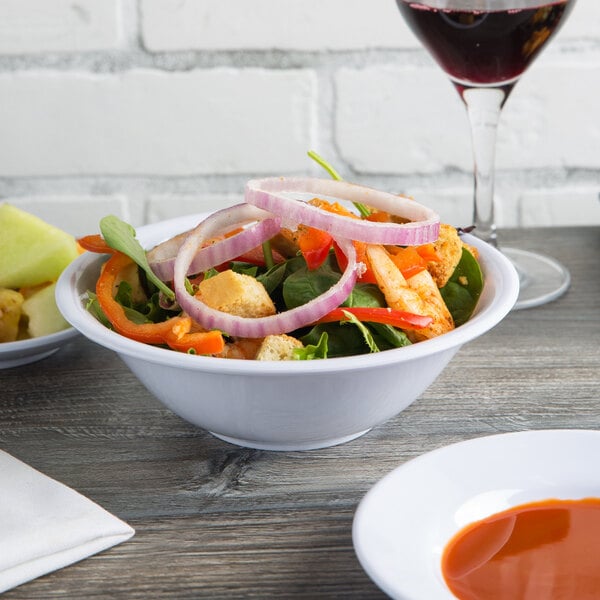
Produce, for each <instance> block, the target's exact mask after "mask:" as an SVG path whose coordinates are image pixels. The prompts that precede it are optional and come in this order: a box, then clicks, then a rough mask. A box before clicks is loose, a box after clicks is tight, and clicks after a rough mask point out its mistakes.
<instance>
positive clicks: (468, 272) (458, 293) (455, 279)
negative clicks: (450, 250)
mask: <svg viewBox="0 0 600 600" xmlns="http://www.w3.org/2000/svg"><path fill="white" fill-rule="evenodd" d="M482 290H483V274H482V272H481V268H480V266H479V263H478V262H477V260H476V259H475V257H474V256H473V255H472V254H471V253H470V252H469V251H468V250H466V249H464V248H463V251H462V257H461V259H460V262H459V263H458V265H457V266H456V269H455V270H454V273H453V274H452V277H450V279H449V280H448V283H447V284H446V285H445V286H444V287H443V288H440V293H441V294H442V298H443V299H444V302H445V303H446V306H447V307H448V310H449V311H450V314H451V315H452V318H453V319H454V324H455V325H456V326H457V327H458V326H459V325H462V324H463V323H465V322H466V321H468V320H469V319H470V317H471V315H472V314H473V311H474V310H475V307H476V306H477V301H478V300H479V296H481V292H482Z"/></svg>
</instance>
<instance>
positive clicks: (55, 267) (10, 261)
mask: <svg viewBox="0 0 600 600" xmlns="http://www.w3.org/2000/svg"><path fill="white" fill-rule="evenodd" d="M77 255H78V252H77V242H76V241H75V238H74V237H73V236H72V235H69V234H68V233H65V232H64V231H62V230H61V229H58V228H57V227H54V226H52V225H49V224H48V223H45V222H44V221H42V219H39V218H38V217H35V216H34V215H32V214H29V213H27V212H25V211H23V210H21V209H19V208H16V207H15V206H12V205H11V204H6V203H2V204H0V287H5V288H21V287H33V286H36V285H39V284H41V283H45V282H47V281H56V279H58V276H59V275H60V274H61V273H62V271H63V270H64V268H65V267H66V266H67V265H68V264H69V263H70V262H71V261H72V260H73V259H74V258H76V257H77Z"/></svg>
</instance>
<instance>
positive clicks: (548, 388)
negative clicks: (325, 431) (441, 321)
mask: <svg viewBox="0 0 600 600" xmlns="http://www.w3.org/2000/svg"><path fill="white" fill-rule="evenodd" d="M503 241H504V242H505V243H507V244H508V243H510V244H511V245H517V246H520V247H527V248H529V249H534V250H535V249H537V250H541V251H545V252H547V253H551V254H552V255H554V256H555V257H557V258H559V259H560V260H561V261H562V262H563V263H564V264H565V265H566V266H567V267H568V268H569V269H570V271H571V274H572V278H573V281H572V287H571V289H570V291H569V292H568V293H567V294H566V295H565V296H563V297H562V298H561V299H559V300H557V301H555V302H553V303H551V304H548V305H546V306H543V307H540V308H535V309H529V310H525V311H517V312H513V313H511V314H510V315H509V316H508V317H507V318H506V319H505V320H504V321H503V322H502V323H501V324H500V325H498V326H497V327H496V328H495V329H494V330H492V331H491V332H489V333H488V334H486V335H484V336H483V337H481V338H479V339H478V340H476V341H475V342H473V343H471V344H470V345H468V346H465V347H463V348H462V349H461V350H460V351H459V353H458V354H457V356H456V357H455V358H454V360H453V361H452V362H451V363H450V365H449V366H448V368H447V369H446V370H445V371H444V373H443V374H442V375H441V376H440V377H439V379H438V380H437V381H436V382H435V383H434V384H433V385H432V386H431V387H430V388H429V390H427V391H426V392H425V394H423V396H422V397H421V398H420V399H419V400H418V401H417V402H415V403H414V404H413V405H412V406H411V407H410V408H409V409H408V410H406V411H405V412H403V413H401V414H400V415H398V416H397V417H396V418H394V419H392V420H391V421H389V422H388V423H386V424H384V425H382V426H380V427H377V428H376V429H374V430H372V431H371V432H370V433H368V434H367V435H365V436H363V437H362V438H359V439H357V440H355V441H352V442H350V443H347V444H345V445H343V446H339V447H335V448H330V449H326V450H317V451H310V452H284V453H276V452H266V451H260V450H250V449H244V448H238V447H235V446H231V445H229V444H226V443H225V442H222V441H219V440H217V439H215V438H213V437H212V436H211V435H210V434H208V433H206V432H204V431H202V430H198V429H195V428H194V427H192V426H191V425H189V424H187V423H186V422H184V421H182V420H181V419H180V418H178V417H176V416H175V415H173V414H172V413H170V412H169V411H168V410H167V409H166V408H164V407H163V406H162V405H161V404H159V403H158V401H156V400H155V399H154V398H153V397H152V396H151V395H150V394H149V393H148V392H147V391H146V390H145V389H144V388H143V387H142V386H141V385H140V384H139V383H138V382H137V380H136V379H135V378H134V377H133V376H132V375H131V374H130V373H129V371H128V370H127V368H126V367H125V366H124V364H123V363H121V361H120V360H119V359H118V358H117V357H116V356H115V355H113V354H112V353H111V352H109V351H107V350H104V349H102V348H100V347H98V346H96V345H94V344H92V343H91V342H88V341H87V340H85V339H78V340H76V341H75V342H73V343H72V344H70V345H69V346H67V347H65V348H64V349H62V350H61V351H60V352H59V353H57V354H55V355H54V356H52V357H51V358H49V359H47V360H45V361H42V362H39V363H36V364H33V365H29V366H24V367H20V368H15V369H11V370H4V371H0V448H2V449H4V450H5V451H7V452H9V453H11V454H13V455H14V456H16V457H18V458H20V459H21V460H24V461H25V462H27V463H29V464H30V465H32V466H33V467H35V468H37V469H39V470H41V471H42V472H43V473H46V474H47V475H49V476H51V477H54V478H56V479H58V480H59V481H61V482H63V483H65V484H66V485H69V486H71V487H73V488H75V489H76V490H78V491H79V492H81V493H83V494H84V495H86V496H88V497H90V498H91V499H93V500H95V501H96V502H98V503H99V504H100V505H102V506H103V507H104V508H106V509H107V510H109V511H110V512H112V513H114V514H116V515H117V516H119V517H121V518H122V519H124V520H125V521H127V522H128V523H130V524H131V525H132V526H133V527H134V528H135V529H136V535H135V537H133V538H132V539H131V540H130V541H129V542H126V543H124V544H121V545H119V546H116V547H114V548H112V549H110V550H108V551H106V552H104V553H102V554H99V555H96V556H93V557H91V558H89V559H87V560H84V561H82V562H80V563H78V564H76V565H73V566H70V567H67V568H65V569H62V570H60V571H58V572H55V573H52V574H49V575H47V576H45V577H41V578H39V579H37V580H35V581H32V582H29V583H26V584H24V585H22V586H20V587H18V588H16V589H14V590H11V591H9V592H7V593H6V594H5V595H4V596H3V598H5V599H6V600H17V599H27V600H33V599H37V598H39V599H42V598H43V599H44V600H47V599H51V598H61V599H65V598H144V599H147V598H211V599H219V598H228V599H229V598H261V599H268V598H361V599H363V598H382V597H384V595H383V594H382V593H381V592H380V591H379V590H378V589H377V587H376V586H375V585H374V584H373V583H372V582H371V581H370V580H369V578H368V577H367V575H366V574H365V573H364V572H363V570H362V569H361V567H360V565H359V563H358V561H357V559H356V556H355V554H354V550H353V547H352V538H351V526H352V518H353V515H354V511H355V509H356V507H357V505H358V502H359V501H360V499H361V498H362V497H363V495H364V494H365V492H366V491H367V490H368V489H369V488H370V487H371V486H372V485H373V484H374V483H375V482H376V481H377V480H378V479H379V478H381V477H382V476H383V475H385V474H386V473H387V472H389V471H390V470H392V469H393V468H394V467H396V466H398V465H400V464H401V463H403V462H405V461H406V460H408V459H410V458H413V457H415V456H417V455H419V454H422V453H423V452H427V451H429V450H433V449H435V448H439V447H440V446H443V445H446V444H448V443H451V442H456V441H460V440H464V439H469V438H473V437H478V436H482V435H488V434H494V433H498V432H505V431H517V430H526V429H546V428H590V429H600V228H598V227H589V228H572V229H539V230H529V231H523V230H521V231H509V232H505V233H504V234H503ZM0 490H1V482H0ZM0 493H1V492H0ZM0 535H1V532H0Z"/></svg>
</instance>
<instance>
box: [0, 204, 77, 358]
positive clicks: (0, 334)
mask: <svg viewBox="0 0 600 600" xmlns="http://www.w3.org/2000/svg"><path fill="white" fill-rule="evenodd" d="M78 254H79V250H78V245H77V242H76V240H75V238H74V237H73V236H72V235H69V234H68V233H66V232H64V231H62V230H60V229H58V228H56V227H54V226H52V225H49V224H48V223H45V222H44V221H43V220H41V219H39V218H38V217H35V216H34V215H31V214H29V213H27V212H25V211H23V210H21V209H19V208H17V207H15V206H12V205H11V204H7V203H0V369H7V368H10V367H17V366H20V365H25V364H28V363H31V362H34V361H37V360H41V359H42V358H46V357H47V356H49V355H50V354H52V353H53V352H56V350H58V349H59V348H60V347H61V346H62V345H63V344H65V343H66V342H67V341H69V340H70V339H72V338H73V337H75V336H76V335H78V334H77V331H76V330H75V329H73V328H72V327H70V326H69V324H68V323H67V321H65V319H64V317H63V316H62V315H61V313H60V311H59V310H58V308H57V306H56V302H55V299H54V289H55V287H56V280H57V279H58V276H59V275H60V274H61V273H62V271H63V270H64V269H65V267H66V266H67V265H68V264H69V263H70V262H71V261H72V260H73V259H75V258H76V257H77V256H78Z"/></svg>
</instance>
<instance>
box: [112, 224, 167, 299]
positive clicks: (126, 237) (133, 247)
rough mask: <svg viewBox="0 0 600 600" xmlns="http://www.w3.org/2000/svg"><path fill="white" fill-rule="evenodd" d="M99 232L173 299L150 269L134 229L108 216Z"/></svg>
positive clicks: (165, 286) (164, 285)
mask: <svg viewBox="0 0 600 600" xmlns="http://www.w3.org/2000/svg"><path fill="white" fill-rule="evenodd" d="M100 231H101V232H102V237H103V238H104V241H105V242H106V243H107V244H108V245H109V246H110V247H111V248H114V249H115V250H119V252H122V253H123V254H126V255H127V256H129V258H131V260H133V261H134V262H135V263H137V264H138V266H140V267H141V268H142V269H143V270H144V272H145V273H146V275H147V277H148V279H149V280H150V281H151V282H152V283H153V284H154V285H155V286H156V287H157V288H158V289H159V290H160V291H161V292H162V293H163V294H164V295H165V296H166V297H167V298H169V299H170V300H172V299H173V298H175V294H174V292H173V290H172V289H170V288H169V287H168V286H167V285H166V284H165V283H163V282H162V281H161V280H160V279H159V278H158V277H157V276H156V275H155V274H154V271H153V270H152V269H151V268H150V265H149V264H148V259H147V258H146V251H145V250H144V249H143V248H142V246H141V244H140V243H139V242H138V240H137V239H136V237H135V229H134V228H133V227H132V226H131V225H129V224H128V223H125V222H124V221H121V219H119V218H118V217H115V216H114V215H109V216H107V217H104V218H103V219H101V220H100Z"/></svg>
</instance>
